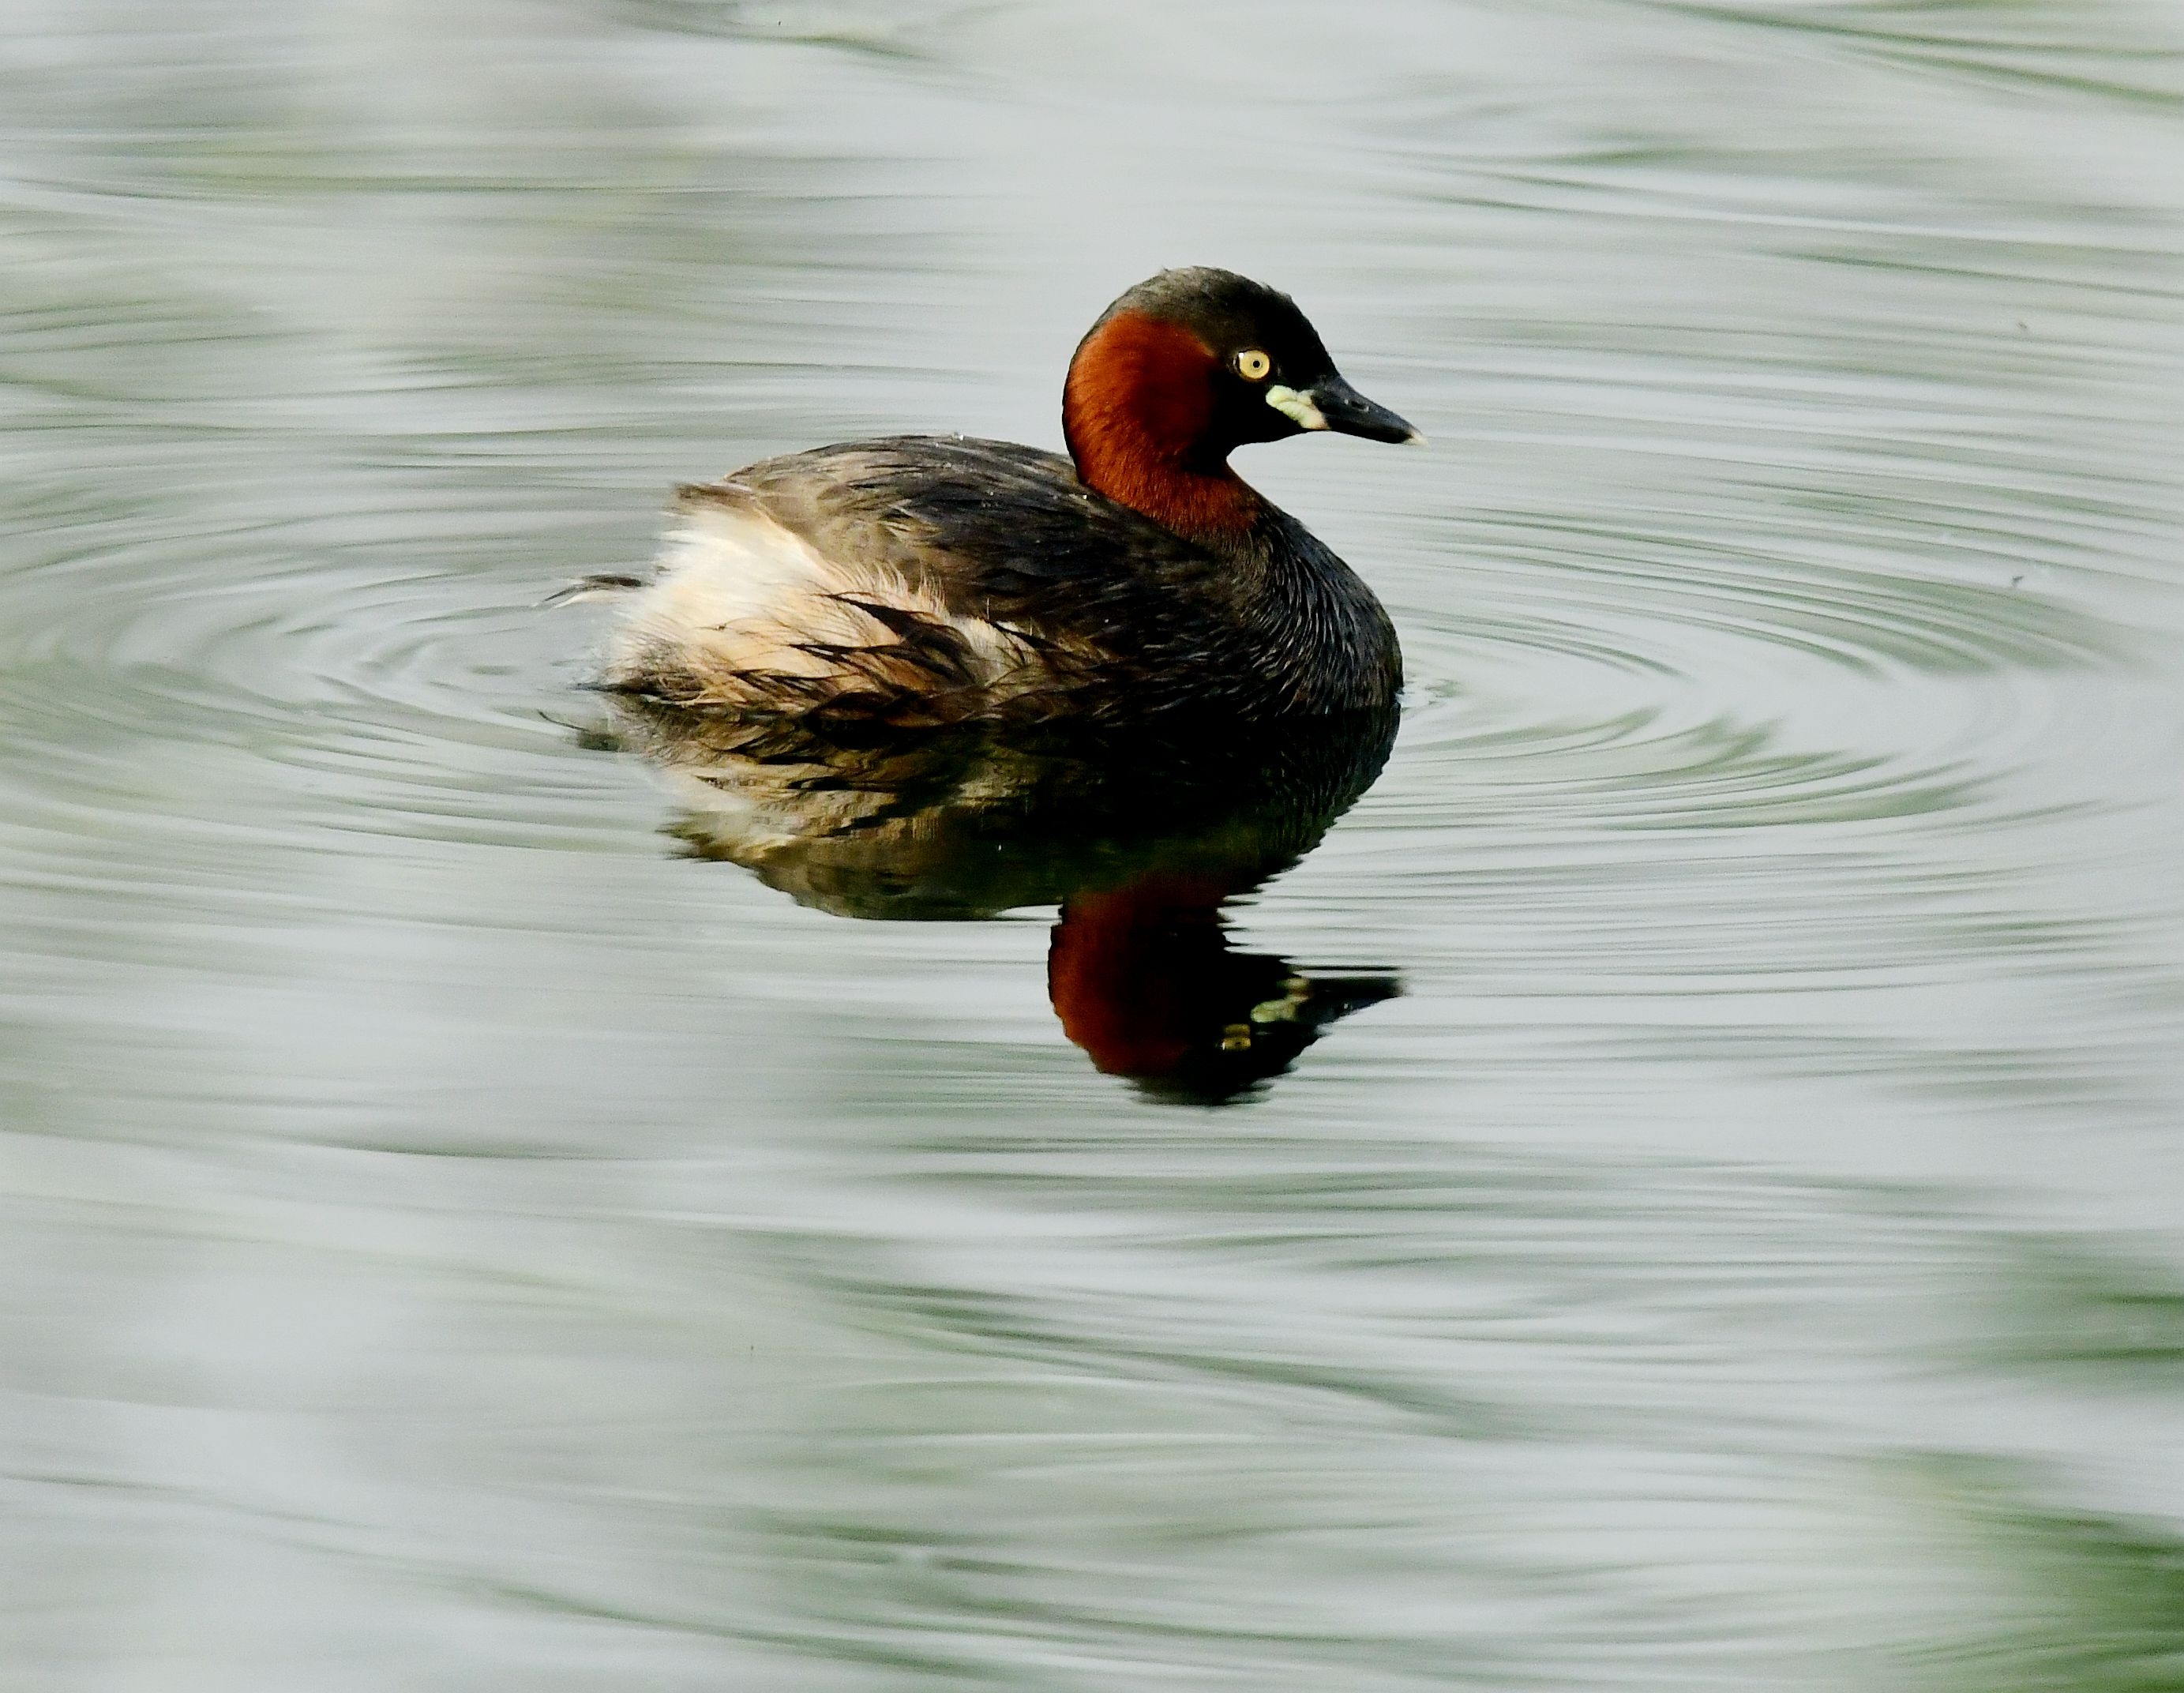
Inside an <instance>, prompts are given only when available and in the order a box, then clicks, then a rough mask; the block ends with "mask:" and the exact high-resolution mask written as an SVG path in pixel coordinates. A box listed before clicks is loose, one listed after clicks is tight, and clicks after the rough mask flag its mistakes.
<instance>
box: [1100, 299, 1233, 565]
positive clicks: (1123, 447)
mask: <svg viewBox="0 0 2184 1693" xmlns="http://www.w3.org/2000/svg"><path fill="white" fill-rule="evenodd" d="M1215 363H1216V360H1215V358H1214V354H1213V350H1212V348H1209V347H1208V346H1207V345H1206V343H1205V342H1202V341H1201V340H1200V339H1199V338H1198V337H1196V336H1195V335H1193V334H1192V333H1191V332H1190V331H1189V330H1187V329H1184V328H1183V327H1181V326H1179V325H1176V324H1172V323H1163V322H1162V321H1161V320H1159V319H1157V318H1154V317H1149V316H1147V315H1145V313H1143V312H1139V311H1122V312H1117V313H1116V314H1115V315H1113V316H1112V317H1111V318H1108V319H1106V320H1105V321H1104V322H1102V323H1100V325H1099V326H1097V327H1095V329H1094V330H1093V331H1092V332H1091V334H1089V335H1088V336H1086V337H1084V345H1082V346H1081V347H1079V348H1078V349H1077V356H1076V357H1075V358H1074V359H1071V360H1070V361H1069V380H1068V382H1067V385H1066V386H1065V387H1064V388H1063V390H1062V397H1061V432H1062V434H1063V436H1064V437H1065V438H1066V439H1067V441H1068V443H1069V454H1070V457H1072V458H1073V459H1075V460H1076V461H1077V474H1078V477H1079V478H1080V479H1081V480H1082V481H1083V482H1084V483H1085V484H1086V486H1088V487H1095V488H1097V489H1098V490H1099V491H1100V493H1104V494H1105V495H1106V496H1107V498H1110V499H1112V500H1115V501H1117V502H1118V503H1119V504H1123V505H1127V506H1129V507H1131V508H1132V509H1133V510H1137V511H1142V512H1143V513H1145V515H1146V516H1148V517H1150V518H1152V519H1154V520H1155V521H1157V522H1160V523H1163V524H1165V525H1167V527H1169V528H1170V529H1173V530H1176V531H1178V532H1181V533H1183V534H1185V535H1235V534H1240V533H1241V532H1244V531H1245V530H1247V529H1249V528H1250V527H1251V523H1252V521H1253V520H1254V519H1255V518H1256V516H1257V515H1258V514H1259V512H1260V510H1261V509H1262V505H1263V502H1262V500H1261V499H1260V498H1259V496H1258V495H1257V494H1256V493H1253V492H1252V491H1251V488H1250V487H1248V486H1247V485H1246V484H1245V482H1244V480H1243V478H1242V477H1240V476H1238V475H1237V474H1236V473H1235V472H1234V471H1232V470H1230V469H1229V465H1228V460H1227V456H1226V455H1225V454H1221V453H1218V452H1217V451H1215V450H1213V449H1212V448H1211V447H1210V445H1209V443H1208V442H1207V434H1208V432H1209V431H1210V429H1211V428H1212V422H1213V393H1214V390H1213V377H1214V366H1215Z"/></svg>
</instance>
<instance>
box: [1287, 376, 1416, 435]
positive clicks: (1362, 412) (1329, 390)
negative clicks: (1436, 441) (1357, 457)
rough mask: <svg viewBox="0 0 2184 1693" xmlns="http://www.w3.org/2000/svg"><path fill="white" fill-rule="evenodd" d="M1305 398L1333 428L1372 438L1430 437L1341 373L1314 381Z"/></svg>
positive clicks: (1345, 432)
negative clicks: (1358, 387) (1346, 379)
mask: <svg viewBox="0 0 2184 1693" xmlns="http://www.w3.org/2000/svg"><path fill="white" fill-rule="evenodd" d="M1305 398H1307V399H1308V400H1310V401H1311V402H1312V404H1313V405H1315V406H1316V407H1318V409H1319V415H1321V416H1322V417H1323V418H1325V419H1326V420H1327V426H1328V427H1329V429H1335V430H1340V432H1342V433H1343V434H1345V435H1362V436H1363V437H1365V438H1366V439H1367V440H1368V441H1423V440H1424V439H1425V438H1426V437H1424V436H1423V435H1421V434H1419V433H1418V431H1417V430H1415V429H1413V428H1412V427H1411V426H1410V425H1409V424H1407V423H1406V422H1404V421H1403V420H1402V419H1401V418H1400V417H1398V416H1396V414H1395V413H1393V412H1392V411H1390V410H1389V409H1388V408H1387V407H1385V406H1384V405H1375V404H1373V402H1372V401H1371V400H1368V399H1367V398H1365V396H1364V395H1362V394H1361V393H1358V392H1357V389H1355V388H1353V387H1351V386H1350V384H1349V383H1347V382H1346V381H1343V380H1342V378H1341V377H1340V376H1329V377H1328V378H1327V379H1326V380H1325V381H1318V382H1314V383H1313V384H1312V387H1309V388H1307V390H1306V391H1305Z"/></svg>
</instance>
